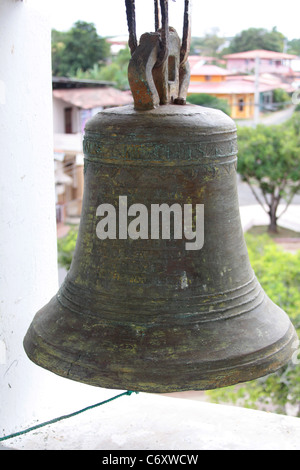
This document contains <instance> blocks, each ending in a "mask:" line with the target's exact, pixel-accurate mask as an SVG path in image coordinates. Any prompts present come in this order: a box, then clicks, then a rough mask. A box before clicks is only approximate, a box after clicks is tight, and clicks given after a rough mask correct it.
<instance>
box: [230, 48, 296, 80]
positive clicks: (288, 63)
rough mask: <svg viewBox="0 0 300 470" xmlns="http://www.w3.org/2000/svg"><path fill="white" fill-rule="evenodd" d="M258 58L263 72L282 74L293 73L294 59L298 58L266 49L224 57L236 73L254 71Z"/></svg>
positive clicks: (231, 69)
mask: <svg viewBox="0 0 300 470" xmlns="http://www.w3.org/2000/svg"><path fill="white" fill-rule="evenodd" d="M256 58H259V62H260V64H259V67H260V72H261V73H272V74H276V75H278V74H279V75H281V76H289V75H290V74H293V69H292V61H293V60H296V59H298V57H297V56H295V55H291V54H285V53H281V52H274V51H266V50H254V51H246V52H238V53H236V54H228V55H225V56H224V57H223V59H225V60H226V62H227V69H228V70H230V71H231V72H234V73H254V72H255V61H256Z"/></svg>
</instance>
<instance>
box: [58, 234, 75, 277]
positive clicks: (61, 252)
mask: <svg viewBox="0 0 300 470" xmlns="http://www.w3.org/2000/svg"><path fill="white" fill-rule="evenodd" d="M77 235H78V230H77V229H76V228H74V227H72V228H71V229H70V230H69V232H68V234H67V235H66V236H65V237H63V238H59V239H58V241H57V250H58V264H59V265H60V266H62V267H64V268H65V269H66V270H67V271H68V270H69V269H70V266H71V262H72V258H73V254H74V250H75V246H76V240H77Z"/></svg>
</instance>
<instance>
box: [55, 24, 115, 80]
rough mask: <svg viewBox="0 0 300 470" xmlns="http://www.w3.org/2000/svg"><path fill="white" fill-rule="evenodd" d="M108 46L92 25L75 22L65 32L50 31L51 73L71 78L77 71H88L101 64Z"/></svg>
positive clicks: (106, 54) (106, 53)
mask: <svg viewBox="0 0 300 470" xmlns="http://www.w3.org/2000/svg"><path fill="white" fill-rule="evenodd" d="M109 49H110V48H109V44H108V43H107V42H106V40H105V39H104V38H101V37H100V36H99V35H98V34H97V30H96V28H95V26H94V24H93V23H86V22H85V21H77V22H76V23H75V24H74V26H73V27H72V28H71V29H70V30H69V31H67V32H60V31H56V30H53V31H52V73H53V75H57V76H68V77H70V76H73V75H75V74H76V71H77V70H78V69H82V70H83V71H85V70H88V69H90V68H92V67H93V66H94V64H100V63H103V61H104V60H105V59H106V57H107V56H108V54H109Z"/></svg>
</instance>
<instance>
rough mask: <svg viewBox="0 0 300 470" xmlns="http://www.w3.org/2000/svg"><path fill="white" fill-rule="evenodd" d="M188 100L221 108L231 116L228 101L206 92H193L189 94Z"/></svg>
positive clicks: (205, 105) (209, 106)
mask: <svg viewBox="0 0 300 470" xmlns="http://www.w3.org/2000/svg"><path fill="white" fill-rule="evenodd" d="M187 101H188V102H189V103H192V104H197V105H198V106H204V107H207V108H215V109H220V110H221V111H223V113H225V114H227V115H228V116H230V106H229V104H228V103H227V101H226V100H223V99H220V98H216V97H215V96H211V95H208V94H206V93H192V94H191V95H189V96H188V98H187Z"/></svg>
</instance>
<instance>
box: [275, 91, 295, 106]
mask: <svg viewBox="0 0 300 470" xmlns="http://www.w3.org/2000/svg"><path fill="white" fill-rule="evenodd" d="M273 101H274V103H278V104H279V106H277V109H283V108H284V107H285V105H287V104H289V103H291V98H290V96H289V94H288V93H287V92H286V91H285V90H283V89H282V88H276V89H275V90H274V91H273Z"/></svg>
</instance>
